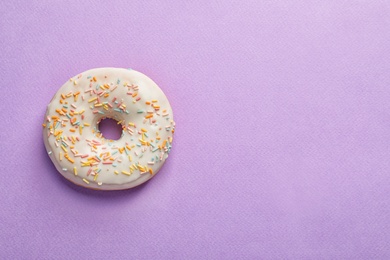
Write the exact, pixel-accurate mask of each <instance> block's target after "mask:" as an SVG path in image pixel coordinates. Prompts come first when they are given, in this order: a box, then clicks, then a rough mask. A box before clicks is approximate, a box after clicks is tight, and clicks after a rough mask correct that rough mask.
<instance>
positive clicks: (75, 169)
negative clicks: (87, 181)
mask: <svg viewBox="0 0 390 260" xmlns="http://www.w3.org/2000/svg"><path fill="white" fill-rule="evenodd" d="M73 173H74V175H76V176H77V168H76V167H73Z"/></svg>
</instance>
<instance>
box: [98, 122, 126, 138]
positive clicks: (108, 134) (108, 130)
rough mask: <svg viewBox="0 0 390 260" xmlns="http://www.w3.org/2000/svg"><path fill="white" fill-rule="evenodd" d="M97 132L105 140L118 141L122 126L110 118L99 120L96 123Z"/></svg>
mask: <svg viewBox="0 0 390 260" xmlns="http://www.w3.org/2000/svg"><path fill="white" fill-rule="evenodd" d="M98 130H99V132H100V133H102V135H103V137H104V138H106V139H110V140H119V139H120V138H121V136H122V125H121V124H118V121H116V120H115V119H112V118H103V119H101V120H100V122H98Z"/></svg>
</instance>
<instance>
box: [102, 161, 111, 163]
mask: <svg viewBox="0 0 390 260" xmlns="http://www.w3.org/2000/svg"><path fill="white" fill-rule="evenodd" d="M103 164H112V162H110V161H105V162H103Z"/></svg>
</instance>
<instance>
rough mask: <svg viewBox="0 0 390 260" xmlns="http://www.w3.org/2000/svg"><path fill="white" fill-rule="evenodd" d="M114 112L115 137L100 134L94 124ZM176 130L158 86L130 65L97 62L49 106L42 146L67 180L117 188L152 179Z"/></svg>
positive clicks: (103, 187) (86, 184) (163, 160)
mask: <svg viewBox="0 0 390 260" xmlns="http://www.w3.org/2000/svg"><path fill="white" fill-rule="evenodd" d="M104 118H112V119H114V120H116V121H117V123H118V124H120V125H121V127H122V135H121V137H120V138H119V140H110V139H106V138H104V136H103V135H102V133H101V132H100V131H99V127H98V124H99V122H100V121H101V120H102V119H104ZM174 131H175V123H174V121H173V114H172V108H171V106H170V104H169V102H168V99H167V98H166V96H165V95H164V93H163V92H162V90H161V89H160V88H159V87H158V86H157V85H156V83H154V82H153V81H152V80H151V79H150V78H148V77H147V76H145V75H144V74H142V73H140V72H137V71H135V70H130V69H121V68H98V69H92V70H88V71H86V72H83V73H82V74H79V75H77V76H75V77H73V78H71V79H70V80H69V81H67V82H66V83H65V84H64V85H63V86H62V87H61V88H60V89H59V90H58V92H57V93H56V94H55V95H54V97H53V99H52V100H51V102H50V104H49V105H48V107H47V111H46V115H45V119H44V123H43V140H44V144H45V147H46V151H47V153H48V154H49V157H50V158H51V160H52V162H53V163H54V165H55V167H56V168H57V170H58V171H59V172H60V173H61V174H62V175H63V176H64V177H65V178H66V179H68V180H69V181H71V182H73V183H75V184H77V185H80V186H83V187H87V188H91V189H98V190H121V189H128V188H132V187H135V186H137V185H140V184H142V183H144V182H146V181H147V180H149V179H151V178H152V177H153V176H154V175H155V174H156V173H157V172H158V171H159V170H160V168H161V166H162V165H163V164H164V162H165V160H166V159H167V157H168V154H169V152H170V150H171V147H172V138H173V133H174Z"/></svg>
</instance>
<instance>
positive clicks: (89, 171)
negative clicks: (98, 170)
mask: <svg viewBox="0 0 390 260" xmlns="http://www.w3.org/2000/svg"><path fill="white" fill-rule="evenodd" d="M91 171H92V168H89V170H88V172H87V176H89V175H90V174H91Z"/></svg>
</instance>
